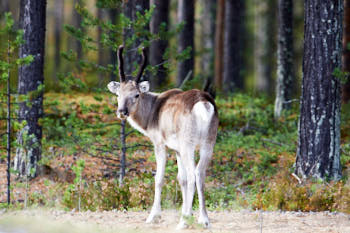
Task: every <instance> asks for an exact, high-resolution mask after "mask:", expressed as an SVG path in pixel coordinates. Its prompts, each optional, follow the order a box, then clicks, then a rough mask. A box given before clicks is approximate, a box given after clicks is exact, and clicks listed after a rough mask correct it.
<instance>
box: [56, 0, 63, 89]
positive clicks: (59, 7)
mask: <svg viewBox="0 0 350 233" xmlns="http://www.w3.org/2000/svg"><path fill="white" fill-rule="evenodd" d="M54 11H55V12H54V13H55V32H54V37H55V64H54V70H55V71H54V72H55V76H54V77H55V82H56V84H57V82H58V77H57V73H58V72H59V71H60V67H61V41H62V28H63V16H64V14H63V12H64V0H56V1H55V9H54Z"/></svg>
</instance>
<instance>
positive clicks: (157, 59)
mask: <svg viewBox="0 0 350 233" xmlns="http://www.w3.org/2000/svg"><path fill="white" fill-rule="evenodd" d="M169 3H170V2H169V0H151V5H155V9H154V11H153V16H152V19H151V23H150V31H151V33H153V34H157V33H159V31H160V30H165V31H167V30H168V27H169ZM167 47H168V40H166V39H164V38H160V39H158V40H155V41H152V42H151V47H150V59H149V61H150V65H151V66H159V64H162V63H164V59H163V56H164V54H165V52H166V49H167ZM167 72H168V70H167V69H166V66H164V65H160V66H159V67H158V69H157V73H156V74H155V75H153V76H152V78H151V82H152V87H153V88H157V87H160V86H161V85H163V84H165V81H166V77H167Z"/></svg>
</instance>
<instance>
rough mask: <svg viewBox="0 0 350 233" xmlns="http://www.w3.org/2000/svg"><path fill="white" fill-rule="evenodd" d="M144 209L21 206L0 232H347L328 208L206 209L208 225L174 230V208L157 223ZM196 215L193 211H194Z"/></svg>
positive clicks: (347, 224) (348, 219) (349, 219)
mask: <svg viewBox="0 0 350 233" xmlns="http://www.w3.org/2000/svg"><path fill="white" fill-rule="evenodd" d="M147 214H148V212H146V211H143V212H126V211H124V212H123V211H108V212H89V211H88V212H81V213H79V212H65V211H58V210H42V209H34V210H24V211H23V210H22V211H9V212H4V211H3V213H1V214H0V233H32V232H35V233H44V232H45V233H56V232H57V233H58V232H60V233H61V232H62V233H63V232H64V233H70V232H72V233H75V232H86V233H89V232H107V233H108V232H122V233H124V232H126V233H134V232H135V233H137V232H147V233H148V232H155V233H170V232H185V233H197V232H245V233H246V232H248V233H249V232H283V233H284V232H293V233H294V232H303V233H305V232H341V233H350V215H347V214H343V213H329V212H317V213H315V212H312V213H301V212H262V211H248V210H243V211H214V212H209V218H210V220H211V225H212V226H211V228H210V229H203V228H201V227H200V226H198V225H197V224H196V223H195V222H194V223H192V225H191V226H190V228H189V229H186V230H181V231H178V230H175V228H176V224H177V222H178V220H179V213H178V211H176V210H165V211H163V213H162V218H161V220H160V222H159V223H154V224H146V223H145V220H146V217H147ZM195 215H196V214H195Z"/></svg>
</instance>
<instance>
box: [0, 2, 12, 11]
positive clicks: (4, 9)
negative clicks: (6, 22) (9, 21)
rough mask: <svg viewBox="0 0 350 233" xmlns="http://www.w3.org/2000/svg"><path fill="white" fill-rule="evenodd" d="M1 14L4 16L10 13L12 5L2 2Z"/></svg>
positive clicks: (0, 5) (0, 4)
mask: <svg viewBox="0 0 350 233" xmlns="http://www.w3.org/2000/svg"><path fill="white" fill-rule="evenodd" d="M0 7H1V8H0V13H1V14H3V13H5V12H9V11H10V5H9V2H8V1H1V3H0Z"/></svg>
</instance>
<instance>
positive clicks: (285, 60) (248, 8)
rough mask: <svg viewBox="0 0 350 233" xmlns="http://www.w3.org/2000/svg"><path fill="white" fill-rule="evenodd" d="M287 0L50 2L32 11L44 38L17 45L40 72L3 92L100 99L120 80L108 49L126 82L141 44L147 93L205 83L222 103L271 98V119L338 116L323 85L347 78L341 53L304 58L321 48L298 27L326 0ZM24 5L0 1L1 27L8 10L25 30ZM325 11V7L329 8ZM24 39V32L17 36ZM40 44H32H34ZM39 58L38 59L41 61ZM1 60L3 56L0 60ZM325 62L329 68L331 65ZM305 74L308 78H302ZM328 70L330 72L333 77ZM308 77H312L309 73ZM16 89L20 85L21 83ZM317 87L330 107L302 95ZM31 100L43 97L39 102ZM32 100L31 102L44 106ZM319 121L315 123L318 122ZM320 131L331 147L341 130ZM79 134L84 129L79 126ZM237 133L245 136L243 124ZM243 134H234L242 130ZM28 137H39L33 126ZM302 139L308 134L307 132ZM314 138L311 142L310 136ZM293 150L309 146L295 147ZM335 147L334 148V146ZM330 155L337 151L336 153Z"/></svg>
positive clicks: (29, 70) (21, 76)
mask: <svg viewBox="0 0 350 233" xmlns="http://www.w3.org/2000/svg"><path fill="white" fill-rule="evenodd" d="M26 1H30V0H26ZM32 1H34V2H38V1H39V0H36V1H35V0H32ZM340 1H341V0H339V1H337V4H338V3H339V8H341V9H342V4H341V2H342V1H341V2H340ZM39 2H40V1H39ZM292 2H293V1H291V0H236V1H233V0H218V1H214V0H197V1H194V0H190V1H185V0H128V1H122V0H74V1H71V0H55V1H48V2H47V10H46V12H47V14H46V16H45V15H41V14H40V15H41V17H42V18H43V19H45V20H46V33H45V36H44V34H43V32H42V31H40V34H39V33H34V34H33V35H31V36H28V37H26V34H24V35H25V40H26V41H27V43H34V42H35V43H37V44H36V45H29V47H28V51H26V50H25V49H24V48H26V47H25V46H27V44H24V45H23V48H22V49H21V50H20V51H19V56H23V55H24V54H32V55H33V56H34V57H36V56H37V57H39V58H40V59H42V60H41V61H40V62H43V64H44V66H43V64H42V63H40V64H41V65H40V64H37V63H36V62H37V61H36V60H34V62H33V64H31V65H30V66H27V67H22V68H21V69H19V72H18V71H17V70H12V71H11V75H12V76H14V77H18V79H17V80H16V79H12V81H11V82H12V83H11V86H12V89H17V86H19V88H18V91H19V93H20V94H26V92H27V91H34V90H35V89H37V88H38V87H39V86H40V85H41V84H43V83H45V92H50V93H53V92H59V93H62V92H68V93H75V92H85V93H86V92H92V93H101V92H103V91H105V86H106V84H107V83H108V82H109V81H110V80H117V79H118V77H117V74H118V70H117V59H116V52H117V48H118V46H119V45H120V44H124V45H125V51H124V57H125V71H126V75H127V76H130V75H133V74H134V73H135V72H136V70H137V68H138V67H137V66H138V64H139V63H140V59H141V56H140V51H141V49H142V47H145V48H146V50H147V51H148V52H147V53H148V54H149V65H148V67H147V69H146V70H147V72H146V74H145V75H144V77H143V79H147V80H150V81H151V83H152V86H151V88H152V89H153V90H157V91H158V90H159V91H161V90H166V89H169V88H172V87H179V86H180V85H181V84H185V85H183V86H182V88H183V89H187V88H203V86H205V85H207V84H208V83H209V84H210V85H211V86H213V87H214V88H215V90H216V92H217V93H218V96H219V98H223V99H230V98H231V97H232V96H233V95H234V94H237V93H246V94H248V95H251V96H253V97H255V96H264V97H266V98H267V99H269V100H270V101H271V102H274V100H275V98H276V101H275V103H276V104H275V119H276V121H278V120H279V119H280V117H281V116H283V114H284V113H285V112H286V110H288V107H289V106H290V105H291V103H292V101H293V99H297V102H299V101H301V105H302V107H301V116H300V119H302V121H303V120H304V119H305V117H307V115H306V114H307V113H308V112H309V110H310V109H309V108H307V106H309V107H310V106H311V105H312V104H323V105H324V106H327V107H329V106H334V109H335V110H336V111H335V110H334V109H333V110H334V111H333V110H332V111H333V112H332V114H333V115H337V114H338V113H339V109H340V104H339V103H338V102H339V98H338V97H340V92H339V90H340V83H338V82H335V83H336V84H335V86H336V87H335V86H334V85H333V84H332V83H329V81H330V79H332V80H333V79H334V78H335V77H340V78H342V79H344V80H345V79H346V73H343V72H342V69H341V68H342V67H341V62H340V55H339V54H340V53H341V51H342V48H341V46H340V45H338V44H336V43H335V42H334V43H333V42H329V47H331V45H332V46H333V45H335V44H336V48H334V54H337V56H336V57H334V56H333V55H329V54H326V53H322V54H320V57H321V58H322V59H316V58H315V57H313V56H311V55H312V51H316V50H317V49H321V48H322V44H321V43H318V44H317V47H310V44H309V43H311V41H312V40H313V39H314V38H313V37H312V32H307V33H309V34H307V35H308V37H305V40H303V38H304V37H303V35H304V25H308V23H310V24H313V21H309V20H310V19H309V18H307V16H308V15H305V16H306V17H304V10H305V8H306V7H307V6H308V5H307V4H308V3H309V2H312V3H315V4H316V5H320V6H322V7H324V6H326V5H322V4H326V3H325V2H327V3H330V1H324V2H323V1H316V0H308V1H305V5H304V2H303V1H294V2H293V3H294V4H292ZM24 3H25V1H24V0H21V1H20V0H13V1H2V2H1V3H0V13H1V17H0V23H3V21H4V17H3V13H4V12H7V11H11V12H12V14H13V16H14V18H15V21H16V26H17V28H23V22H22V21H23V12H22V11H19V9H22V5H23V4H24ZM20 6H21V7H20ZM326 8H327V9H328V7H326ZM329 8H332V7H331V5H330V6H329ZM349 9H350V8H349V1H345V20H344V31H345V33H344V44H343V46H344V50H343V51H344V54H343V55H344V56H343V64H344V71H349V65H348V63H349V61H348V60H349V59H348V56H349V54H348V47H349V45H348V44H349V41H350V39H349V38H348V37H349V36H348V34H349V32H348V31H349V24H350V20H349V12H348V11H349ZM341 14H342V11H340V10H339V12H335V13H334V14H333V15H331V16H330V18H329V19H327V20H330V21H331V22H334V21H337V22H339V21H341V20H342V16H341ZM320 20H321V21H322V19H320ZM43 22H44V21H43ZM323 23H324V22H323ZM32 24H33V26H34V21H33V22H31V23H30V24H28V25H32ZM337 25H338V26H339V25H341V24H340V23H338V24H337ZM41 27H43V26H41ZM306 28H307V29H309V28H308V27H306ZM320 28H321V26H320ZM340 29H341V28H339V30H338V31H337V32H335V35H336V36H337V38H338V41H337V42H339V40H340V38H341V36H342V34H341V30H340ZM26 32H29V31H28V30H25V33H26ZM320 32H321V30H318V33H320ZM310 33H311V34H310ZM310 35H311V36H310ZM322 36H324V35H323V34H322V33H321V34H319V35H318V38H317V39H322V38H323V37H322ZM39 39H40V42H36V41H39ZM4 42H6V38H4V37H1V38H0V46H4V45H6V43H4ZM318 42H319V41H318ZM38 43H39V44H40V46H41V47H40V49H38V50H33V51H32V50H30V49H35V48H37V47H38ZM304 45H305V46H304ZM327 46H328V45H327ZM44 47H45V48H44ZM1 48H2V47H1ZM332 49H333V47H332ZM44 51H45V54H41V53H43V52H44ZM0 56H2V57H1V58H2V59H3V58H4V56H5V55H4V54H0ZM43 59H44V60H43ZM310 59H311V60H312V61H318V62H319V63H318V64H317V65H318V69H317V67H316V68H315V67H312V66H311V65H310V63H309V62H310ZM330 59H331V60H330ZM332 59H333V60H332ZM333 61H335V62H334V64H332V65H329V64H330V63H331V62H333ZM36 64H37V65H39V66H41V68H40V69H41V70H39V69H38V70H37V69H36V68H35V67H34V65H36ZM302 67H304V70H303V69H302ZM324 67H327V70H324ZM42 69H44V70H43V71H42ZM311 71H312V72H313V73H310V72H311ZM335 71H337V72H336V74H334V73H333V72H335ZM35 72H36V73H35ZM303 72H304V73H303ZM42 73H43V74H44V75H42ZM316 73H317V74H319V75H320V76H319V77H316V76H314V75H315V74H316ZM321 74H322V75H325V76H322V75H321ZM302 76H304V77H303V80H302V79H301V77H302ZM127 78H128V77H127ZM27 79H28V80H27ZM185 79H187V80H185ZM333 81H336V80H333ZM23 82H25V85H22V84H23ZM302 82H303V89H302V88H301V83H302ZM62 83H63V84H64V85H63V84H62ZM322 83H327V86H325V87H323V86H322V85H320V84H322ZM66 84H67V85H68V84H69V85H68V86H69V88H67V86H65V85H66ZM313 85H316V86H313ZM332 85H333V86H332ZM348 86H349V85H348V84H347V85H344V86H343V100H344V102H346V101H348V100H349V97H348V96H349V93H350V92H349V88H348ZM311 87H312V88H311ZM325 88H328V89H329V90H332V91H334V92H332V93H331V94H334V98H333V99H332V98H330V99H327V101H328V102H327V101H325V102H324V103H323V102H322V101H320V100H319V99H322V98H323V96H324V95H323V94H322V95H321V94H320V96H319V97H317V98H316V97H315V98H316V100H314V99H312V98H314V97H311V96H308V94H310V93H311V92H312V91H314V90H317V91H320V92H322V93H323V92H326V91H327V90H326V89H325ZM27 89H28V90H27ZM338 89H339V90H338ZM41 90H42V89H41ZM309 91H310V93H308V92H309ZM41 94H42V93H41ZM300 94H302V96H301V97H300ZM313 94H315V93H313ZM328 94H329V93H328ZM314 96H315V95H314ZM316 96H317V95H316ZM36 97H38V98H43V96H42V95H39V96H36ZM44 98H45V97H44ZM299 98H301V99H299ZM322 100H323V99H322ZM40 101H42V99H40ZM40 101H38V103H39V105H41V104H42V103H41V102H40ZM233 102H234V101H232V103H233ZM305 106H306V108H304V107H305ZM33 107H35V104H34V105H33ZM37 107H38V109H39V110H38V114H37V115H40V111H41V112H42V110H40V106H37ZM313 108H314V107H312V109H313ZM312 109H311V110H312ZM316 109H317V108H316ZM325 109H326V108H325ZM27 110H28V109H24V108H23V110H22V112H23V114H22V115H21V117H23V118H25V117H27V118H28V114H27ZM28 111H30V110H28ZM106 111H107V110H106ZM325 111H328V109H327V110H325ZM19 113H21V111H19ZM302 114H304V115H302ZM332 114H329V115H327V117H328V118H329V119H334V121H337V120H338V118H337V117H338V116H333V115H332ZM317 117H319V118H322V115H320V116H317ZM317 117H316V118H317ZM32 118H33V119H34V118H35V121H37V119H38V117H37V116H34V117H30V118H28V119H27V122H28V124H31V123H30V120H31V119H32ZM272 118H273V117H272ZM308 118H309V120H310V119H311V120H312V119H313V118H312V117H311V118H310V117H308ZM64 119H66V118H64ZM282 120H283V117H282ZM72 121H73V120H72ZM325 122H326V121H325ZM301 123H305V122H301ZM301 125H302V128H301V129H300V130H299V134H300V136H303V133H305V132H307V131H308V130H310V127H311V128H312V127H313V128H312V129H315V130H317V127H318V126H312V124H305V126H304V125H303V124H301ZM328 126H329V127H333V128H332V130H334V133H333V134H332V135H333V136H334V135H335V137H334V138H333V139H332V140H333V141H336V140H338V139H337V138H339V135H338V133H339V132H338V131H339V130H338V131H336V130H337V129H335V128H337V127H338V129H339V125H338V124H336V123H334V124H333V125H327V127H328ZM81 127H84V126H83V124H82V126H81ZM244 127H246V128H247V129H249V127H250V125H249V120H248V123H247V125H246V126H244ZM244 127H243V128H242V131H244V130H245V129H246V128H244ZM308 127H309V128H308ZM315 127H316V128H315ZM322 128H326V127H322ZM34 131H35V133H34V134H37V137H38V138H40V137H41V136H40V135H41V133H40V132H39V131H40V126H39V128H38V129H37V130H34ZM34 131H33V132H34ZM304 131H305V132H304ZM31 132H32V131H31ZM315 132H316V131H315ZM321 135H325V134H321ZM337 135H338V136H337ZM304 136H305V135H304ZM305 138H310V137H309V136H307V135H306V136H305ZM305 138H304V139H305ZM328 139H329V138H326V139H324V140H328ZM313 140H314V141H317V140H318V139H316V137H313ZM320 140H323V139H320ZM39 141H40V140H39ZM300 143H306V144H308V145H309V144H310V143H308V142H307V141H303V140H301V141H300ZM335 144H336V143H335ZM303 145H304V144H303ZM336 146H338V147H339V145H338V144H337V145H336ZM39 147H40V143H39ZM330 148H331V147H330V146H329V147H327V148H326V149H325V148H323V149H324V151H326V150H328V149H330ZM299 149H300V150H299V153H298V156H299V157H298V161H297V162H300V161H301V160H303V161H304V162H307V158H303V157H301V155H302V153H304V154H305V153H306V151H308V150H307V149H305V151H304V152H303V151H302V149H303V148H302V145H300V148H299ZM321 149H322V148H320V149H312V151H313V152H312V153H313V156H314V158H316V155H318V154H320V153H319V152H320V151H319V150H321ZM323 149H322V150H323ZM310 151H311V150H310ZM338 151H339V148H338ZM333 152H334V153H338V152H336V151H335V150H334V151H333ZM39 157H40V156H39V155H38V158H39ZM33 161H34V160H33ZM35 161H36V160H35ZM297 165H298V164H297ZM298 166H299V167H298V169H299V170H298V171H299V173H300V174H304V173H302V172H301V171H302V170H301V167H302V166H303V165H298ZM305 174H308V173H305ZM310 174H311V173H310ZM317 174H319V173H317ZM322 174H325V173H322ZM334 174H335V173H334ZM311 175H312V174H311ZM334 177H336V176H334Z"/></svg>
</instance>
